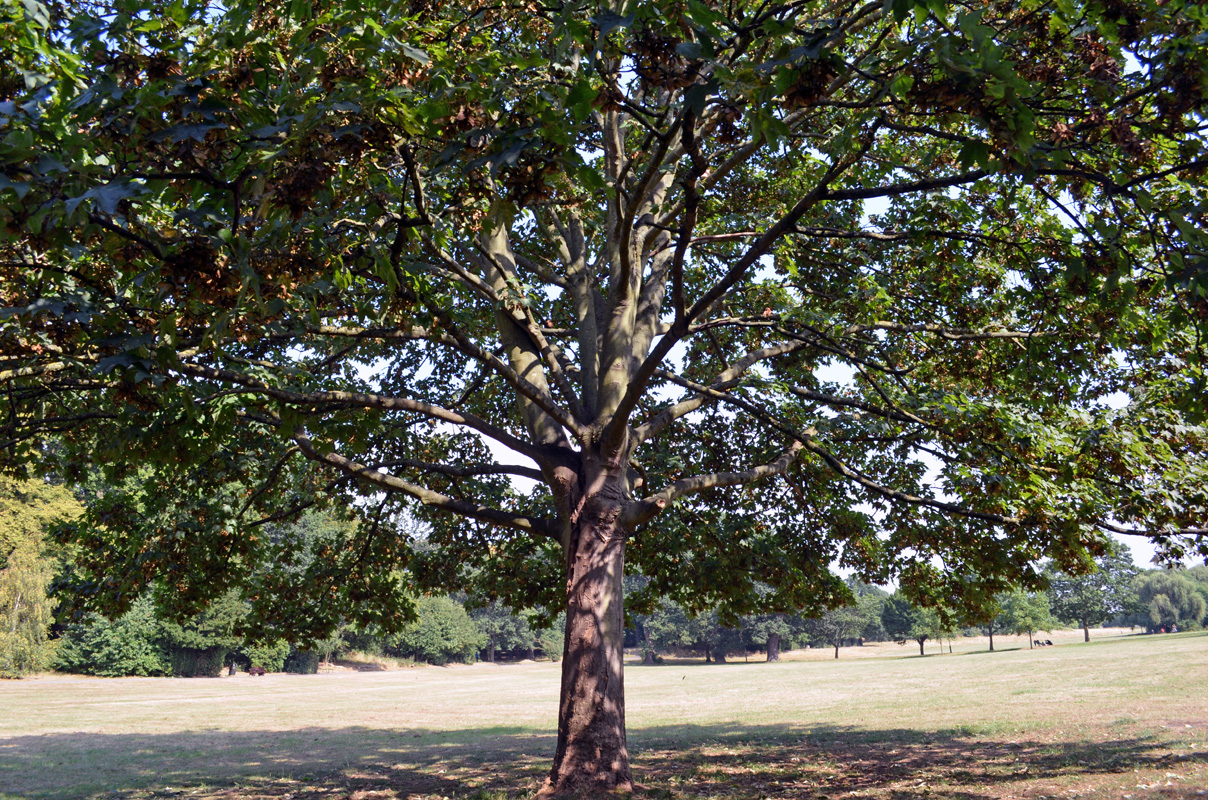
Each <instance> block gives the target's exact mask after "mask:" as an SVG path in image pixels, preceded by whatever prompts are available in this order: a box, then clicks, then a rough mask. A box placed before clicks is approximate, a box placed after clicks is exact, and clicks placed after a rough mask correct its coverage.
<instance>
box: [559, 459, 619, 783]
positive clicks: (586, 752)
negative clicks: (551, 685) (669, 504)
mask: <svg viewBox="0 0 1208 800" xmlns="http://www.w3.org/2000/svg"><path fill="white" fill-rule="evenodd" d="M592 471H593V470H591V469H590V468H588V469H586V470H585V472H587V473H589V474H585V476H584V481H583V485H584V492H583V496H582V497H583V499H582V500H581V502H580V503H579V506H578V509H577V514H576V515H575V516H574V517H573V518H572V519H571V530H570V537H569V538H570V541H569V543H568V547H567V551H568V552H567V562H568V563H567V582H566V639H565V644H564V646H563V648H564V649H563V656H562V694H561V703H560V707H559V709H558V747H557V750H556V751H555V753H554V764H553V768H552V769H551V770H550V774H549V777H548V779H547V780H546V782H545V785H544V786H543V787H542V789H541V791H540V792H539V794H538V796H539V797H544V798H550V797H565V796H584V795H588V796H590V795H600V794H606V793H612V792H629V791H632V790H633V780H632V777H631V775H630V771H629V751H628V748H627V746H626V741H625V689H624V673H623V669H622V667H623V655H624V653H623V650H622V646H623V644H624V640H623V636H624V614H623V611H622V594H621V574H622V571H623V568H624V562H625V531H624V529H623V528H622V527H621V525H620V523H619V517H620V513H621V511H622V509H623V505H624V502H625V497H624V484H623V483H622V481H623V480H624V476H623V475H622V474H619V471H614V472H613V473H612V474H609V473H608V471H607V470H599V469H597V470H594V471H595V472H596V474H595V475H592V474H590V472H592Z"/></svg>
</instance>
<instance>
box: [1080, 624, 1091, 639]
mask: <svg viewBox="0 0 1208 800" xmlns="http://www.w3.org/2000/svg"><path fill="white" fill-rule="evenodd" d="M1090 640H1091V626H1090V625H1088V624H1087V622H1086V620H1082V641H1084V642H1089V641H1090Z"/></svg>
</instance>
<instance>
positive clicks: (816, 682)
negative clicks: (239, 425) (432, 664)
mask: <svg viewBox="0 0 1208 800" xmlns="http://www.w3.org/2000/svg"><path fill="white" fill-rule="evenodd" d="M1098 635H1099V636H1101V637H1103V638H1098V639H1095V640H1093V641H1091V642H1090V643H1089V644H1083V643H1081V641H1080V639H1081V634H1080V633H1078V632H1068V633H1066V634H1063V635H1060V636H1056V635H1055V636H1053V638H1054V640H1055V641H1057V642H1058V646H1056V647H1046V648H1042V649H1037V650H1028V649H1027V648H1026V643H1024V644H1022V646H1021V643H1020V642H1019V641H1018V640H1014V639H998V640H997V641H996V644H997V646H998V648H999V649H998V652H995V653H988V652H985V642H984V640H980V641H979V640H957V643H956V645H955V647H954V651H955V652H954V653H952V654H950V655H949V654H947V653H945V654H944V655H939V654H938V647H935V646H933V647H932V648H931V649H930V651H929V652H931V653H933V655H929V656H927V657H925V658H920V657H918V656H917V649H915V648H913V647H899V646H897V645H880V646H876V647H865V648H847V649H844V650H843V651H842V653H841V657H840V659H839V660H837V661H836V660H835V659H834V658H832V657H831V656H833V651H799V652H794V653H792V654H789V658H787V659H786V660H785V661H783V662H781V663H778V664H766V663H762V662H758V663H757V662H754V661H752V662H751V663H743V662H742V661H738V662H732V663H729V664H717V665H705V664H701V663H667V664H663V665H660V666H655V667H641V666H637V665H634V666H631V667H629V668H627V670H626V675H625V680H626V690H627V692H626V694H627V700H628V723H629V740H630V747H631V754H632V757H633V768H634V776H635V779H636V780H637V781H638V782H639V783H640V784H642V787H643V793H645V794H647V795H649V796H654V797H660V798H681V797H682V798H719V799H721V800H729V799H730V798H734V799H735V800H738V799H739V798H741V799H742V800H748V799H749V800H757V798H781V797H783V798H822V797H826V798H838V797H853V798H858V797H864V798H883V799H884V800H891V799H892V800H906V799H907V798H912V799H917V800H922V798H952V799H953V800H957V799H959V800H974V798H996V799H998V798H1001V799H1003V800H1005V798H1023V797H1035V798H1042V797H1043V798H1058V797H1060V798H1122V799H1123V800H1143V798H1159V797H1161V798H1184V797H1187V798H1193V797H1204V796H1208V634H1203V633H1198V634H1176V635H1168V636H1116V637H1111V636H1105V637H1104V636H1103V634H1102V633H1101V632H1098ZM911 654H914V655H911ZM557 691H558V666H557V665H556V664H548V663H537V664H534V663H523V664H512V665H498V666H496V665H487V664H479V665H475V666H459V667H448V668H420V669H409V670H396V671H345V672H340V673H334V674H321V675H313V676H288V675H270V676H266V677H262V678H252V677H248V676H244V675H240V676H236V677H234V678H223V679H192V680H185V679H168V678H162V679H161V678H123V679H109V680H105V679H88V678H78V677H66V676H46V677H41V678H36V679H32V680H25V681H17V682H4V683H0V798H5V800H8V799H9V798H71V799H72V800H75V798H133V799H137V800H142V799H143V798H151V797H157V798H158V797H201V798H224V799H228V800H234V798H273V799H274V800H286V799H287V798H289V800H309V799H310V798H346V799H349V800H369V798H383V799H385V798H404V797H412V796H419V797H457V796H471V797H473V796H478V797H484V798H495V797H502V796H505V795H506V796H511V797H517V796H523V795H524V794H526V793H529V792H531V791H533V790H534V789H535V788H536V786H537V785H538V783H539V782H540V779H541V777H542V772H543V770H544V769H545V768H546V767H547V766H548V764H549V760H550V757H551V755H552V752H553V747H554V735H553V733H554V726H555V718H556V709H557Z"/></svg>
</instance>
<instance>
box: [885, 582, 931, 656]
mask: <svg viewBox="0 0 1208 800" xmlns="http://www.w3.org/2000/svg"><path fill="white" fill-rule="evenodd" d="M919 612H920V609H919V608H918V607H916V606H915V605H914V603H912V602H910V600H909V599H908V598H906V597H905V596H903V595H902V594H901V593H894V594H893V595H891V596H890V597H889V598H888V599H886V601H885V605H884V606H882V608H881V625H882V626H883V627H884V628H885V633H886V634H887V635H888V636H889V637H890V638H892V639H893V641H895V642H897V643H898V644H905V643H906V642H907V641H909V640H911V639H913V640H914V641H916V642H918V643H919V655H925V653H924V652H923V642H925V641H927V639H928V638H929V637H930V636H931V633H930V631H929V630H928V629H927V627H926V626H925V625H919V624H918V623H919Z"/></svg>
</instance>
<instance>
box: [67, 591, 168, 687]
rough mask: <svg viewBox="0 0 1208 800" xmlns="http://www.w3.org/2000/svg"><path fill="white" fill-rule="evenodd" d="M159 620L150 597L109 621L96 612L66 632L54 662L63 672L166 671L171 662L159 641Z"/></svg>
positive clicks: (116, 673)
mask: <svg viewBox="0 0 1208 800" xmlns="http://www.w3.org/2000/svg"><path fill="white" fill-rule="evenodd" d="M160 635H161V629H160V621H159V619H158V618H157V616H156V611H155V605H154V603H153V602H152V601H151V599H150V598H149V597H146V598H142V599H140V600H138V601H136V602H135V603H133V604H132V605H131V607H130V609H129V610H128V611H127V612H126V613H125V614H122V615H121V616H120V617H118V618H117V619H115V620H113V621H110V620H108V619H106V618H105V617H103V616H101V615H100V614H97V613H95V612H93V613H90V614H88V615H86V616H85V617H84V618H83V619H81V620H78V621H76V622H73V623H71V624H70V625H68V626H67V628H66V630H65V631H64V633H63V636H62V641H61V642H60V645H59V648H58V651H57V652H56V654H55V656H56V663H55V666H56V668H58V669H61V670H63V671H64V672H76V673H80V674H83V675H98V676H101V677H108V678H115V677H120V676H123V675H142V676H148V675H167V674H170V673H171V671H172V663H171V660H170V659H169V658H168V655H167V653H165V652H164V649H163V648H162V647H161V645H160Z"/></svg>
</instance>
